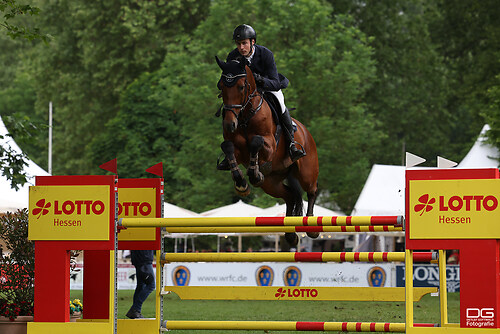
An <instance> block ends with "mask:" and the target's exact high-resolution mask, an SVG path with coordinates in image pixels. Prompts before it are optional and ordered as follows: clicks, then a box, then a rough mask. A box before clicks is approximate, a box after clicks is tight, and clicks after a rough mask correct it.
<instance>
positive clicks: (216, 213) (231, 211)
mask: <svg viewBox="0 0 500 334" xmlns="http://www.w3.org/2000/svg"><path fill="white" fill-rule="evenodd" d="M262 211H263V209H261V208H259V207H257V206H253V205H250V204H246V203H244V202H243V201H242V200H239V201H238V202H236V203H233V204H230V205H226V206H221V207H220V208H215V209H212V210H209V211H205V212H202V213H201V215H202V216H204V217H257V216H263V214H262Z"/></svg>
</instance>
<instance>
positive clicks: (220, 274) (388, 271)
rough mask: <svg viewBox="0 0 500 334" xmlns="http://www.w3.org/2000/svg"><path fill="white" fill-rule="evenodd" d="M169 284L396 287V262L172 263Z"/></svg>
mask: <svg viewBox="0 0 500 334" xmlns="http://www.w3.org/2000/svg"><path fill="white" fill-rule="evenodd" d="M164 273H165V275H164V280H165V283H166V285H167V286H169V285H180V286H187V285H189V286H317V287H321V286H333V287H344V286H350V287H369V286H374V287H382V286H389V287H394V286H396V284H395V265H394V264H392V263H380V264H379V263H304V262H302V263H285V262H264V263H172V264H168V265H166V266H165V267H164Z"/></svg>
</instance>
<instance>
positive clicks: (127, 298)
mask: <svg viewBox="0 0 500 334" xmlns="http://www.w3.org/2000/svg"><path fill="white" fill-rule="evenodd" d="M133 293H134V292H133V290H119V291H118V318H125V313H127V311H128V309H129V308H130V306H131V305H132V296H133ZM81 297H82V291H77V290H73V291H71V299H73V298H81ZM459 298H460V295H459V293H450V294H448V318H449V322H452V323H458V322H459V321H460V314H459V307H460V301H459ZM84 307H85V305H84ZM154 307H155V306H154V299H153V295H150V296H149V298H148V300H147V301H146V302H145V303H144V306H143V310H142V311H143V312H142V313H143V314H144V316H145V317H154V314H155V312H154ZM414 313H415V315H414V321H415V322H416V323H418V322H425V323H429V322H430V323H438V322H439V297H433V296H430V295H427V296H424V297H423V298H422V300H421V301H420V302H416V303H415V306H414ZM164 319H171V320H265V321H272V320H276V321H339V322H343V321H354V322H358V321H361V322H405V303H403V302H325V301H205V300H200V301H192V300H185V301H182V300H180V299H179V298H178V297H177V296H176V295H174V294H171V295H168V296H166V297H165V298H164ZM169 333H184V334H186V333H188V332H187V331H170V332H169ZM191 333H193V334H198V333H204V334H207V333H208V331H189V334H191ZM210 333H225V334H227V331H210ZM232 333H251V331H236V332H232ZM255 333H263V332H262V331H256V332H255ZM268 333H295V332H284V331H269V332H268Z"/></svg>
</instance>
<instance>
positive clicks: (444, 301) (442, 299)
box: [439, 249, 448, 327]
mask: <svg viewBox="0 0 500 334" xmlns="http://www.w3.org/2000/svg"><path fill="white" fill-rule="evenodd" d="M439 308H440V313H441V327H446V326H447V325H448V286H447V284H446V250H443V249H440V250H439Z"/></svg>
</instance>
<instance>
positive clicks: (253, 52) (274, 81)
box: [217, 24, 306, 170]
mask: <svg viewBox="0 0 500 334" xmlns="http://www.w3.org/2000/svg"><path fill="white" fill-rule="evenodd" d="M233 40H234V42H235V43H236V49H234V50H233V51H231V52H230V53H229V54H228V56H227V59H226V61H231V60H236V59H238V58H239V57H241V56H243V57H245V58H246V60H247V61H248V64H249V66H250V69H251V70H252V73H253V76H254V78H255V82H256V84H257V87H258V88H260V89H261V90H264V91H268V92H270V93H272V94H273V95H274V96H275V97H276V99H277V100H278V101H279V103H280V107H281V113H280V112H279V111H278V114H279V118H280V121H281V124H283V126H284V128H285V129H284V130H285V131H284V133H285V134H286V136H287V139H288V141H289V143H290V147H289V152H290V158H291V159H292V162H295V161H297V160H298V159H300V158H302V157H303V156H305V155H306V153H305V152H304V151H302V150H301V149H298V148H297V147H296V146H295V139H294V135H293V132H294V131H293V125H292V119H291V117H290V113H289V112H288V109H287V108H286V106H285V97H284V96H283V92H282V91H281V89H285V88H286V87H287V86H288V79H287V78H286V77H285V76H283V75H282V74H278V70H277V68H276V63H275V62H274V55H273V53H272V52H271V50H269V49H268V48H266V47H264V46H262V45H258V44H255V42H256V40H257V33H256V32H255V30H254V29H253V28H252V27H251V26H249V25H247V24H242V25H239V26H238V27H236V29H235V30H234V33H233ZM217 169H219V170H229V163H228V161H227V159H224V160H223V161H222V162H221V163H220V164H219V165H218V166H217Z"/></svg>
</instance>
